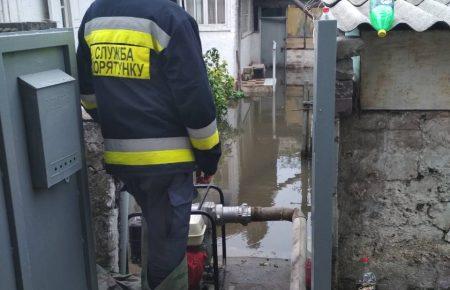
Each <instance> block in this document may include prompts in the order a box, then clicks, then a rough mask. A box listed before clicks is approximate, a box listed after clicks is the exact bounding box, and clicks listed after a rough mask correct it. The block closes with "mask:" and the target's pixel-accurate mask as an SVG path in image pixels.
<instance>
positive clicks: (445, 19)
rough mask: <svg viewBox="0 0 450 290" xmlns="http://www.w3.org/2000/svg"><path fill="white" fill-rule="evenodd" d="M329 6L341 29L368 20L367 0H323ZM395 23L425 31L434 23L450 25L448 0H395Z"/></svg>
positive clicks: (368, 1)
mask: <svg viewBox="0 0 450 290" xmlns="http://www.w3.org/2000/svg"><path fill="white" fill-rule="evenodd" d="M323 2H324V3H325V5H327V6H329V7H331V8H330V10H331V13H332V14H333V17H334V18H336V20H337V21H338V28H339V29H340V30H342V31H345V32H348V31H352V30H354V29H355V28H357V27H358V26H360V25H362V24H370V21H369V5H370V0H323ZM394 9H395V23H394V27H395V26H397V25H399V24H405V25H408V26H409V27H411V28H412V29H414V30H415V31H425V30H427V29H429V28H430V27H432V26H433V25H435V24H437V23H443V24H446V25H447V26H448V27H450V0H396V1H395V8H394Z"/></svg>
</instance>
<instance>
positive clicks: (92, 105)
mask: <svg viewBox="0 0 450 290" xmlns="http://www.w3.org/2000/svg"><path fill="white" fill-rule="evenodd" d="M81 105H82V106H83V107H84V108H85V109H86V110H93V109H97V104H96V103H91V102H88V101H83V100H82V101H81Z"/></svg>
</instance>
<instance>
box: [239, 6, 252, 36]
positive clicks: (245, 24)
mask: <svg viewBox="0 0 450 290" xmlns="http://www.w3.org/2000/svg"><path fill="white" fill-rule="evenodd" d="M250 3H251V1H250V0H242V2H241V27H242V33H243V34H245V33H249V32H250Z"/></svg>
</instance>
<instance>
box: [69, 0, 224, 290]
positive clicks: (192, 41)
mask: <svg viewBox="0 0 450 290" xmlns="http://www.w3.org/2000/svg"><path fill="white" fill-rule="evenodd" d="M77 60H78V70H79V81H80V92H81V99H82V105H83V106H84V108H85V109H86V110H87V112H88V113H90V114H91V116H92V117H93V118H94V119H95V120H98V122H99V123H100V125H101V128H102V134H103V137H104V139H105V154H104V159H105V164H106V169H107V171H108V172H109V173H111V174H112V175H113V176H115V177H116V178H118V179H119V180H121V181H123V183H124V184H125V186H126V188H127V190H128V191H129V192H130V193H131V194H132V195H133V196H134V197H135V199H136V201H137V203H138V204H139V205H140V206H141V208H142V211H143V215H144V217H145V220H146V221H147V225H148V226H147V227H148V261H149V262H148V271H147V273H144V274H147V277H148V285H145V287H144V289H148V287H149V288H150V289H170V290H178V289H179V290H186V289H188V281H187V265H186V260H185V254H186V247H187V238H188V230H189V218H190V210H191V204H192V199H193V194H194V187H193V178H192V172H193V171H194V170H195V168H197V170H200V171H201V172H202V178H203V179H204V180H206V182H209V181H210V179H211V176H212V175H213V174H214V173H215V172H216V170H217V163H218V161H219V158H220V155H221V149H220V142H219V134H218V131H217V126H216V112H215V106H214V102H213V97H212V95H211V91H210V88H209V82H208V78H207V73H206V68H205V64H204V61H203V58H202V49H201V43H200V37H199V31H198V26H197V23H196V22H195V20H194V19H193V18H192V17H191V16H189V14H187V13H186V12H185V11H184V10H183V9H182V8H181V7H179V6H178V5H177V4H176V3H173V2H170V1H168V0H114V1H110V0H96V1H95V2H94V3H93V4H92V5H91V6H90V7H89V9H88V10H87V12H86V14H85V16H84V18H83V21H82V24H81V26H80V29H79V47H78V52H77Z"/></svg>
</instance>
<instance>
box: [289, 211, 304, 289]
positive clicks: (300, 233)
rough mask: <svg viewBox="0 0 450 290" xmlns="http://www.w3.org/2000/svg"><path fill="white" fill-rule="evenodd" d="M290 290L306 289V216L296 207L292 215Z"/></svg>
mask: <svg viewBox="0 0 450 290" xmlns="http://www.w3.org/2000/svg"><path fill="white" fill-rule="evenodd" d="M292 232H293V235H292V236H293V239H292V253H291V286H290V290H306V218H305V216H304V215H303V214H302V213H301V212H300V210H298V209H296V210H295V212H294V215H293V217H292Z"/></svg>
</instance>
